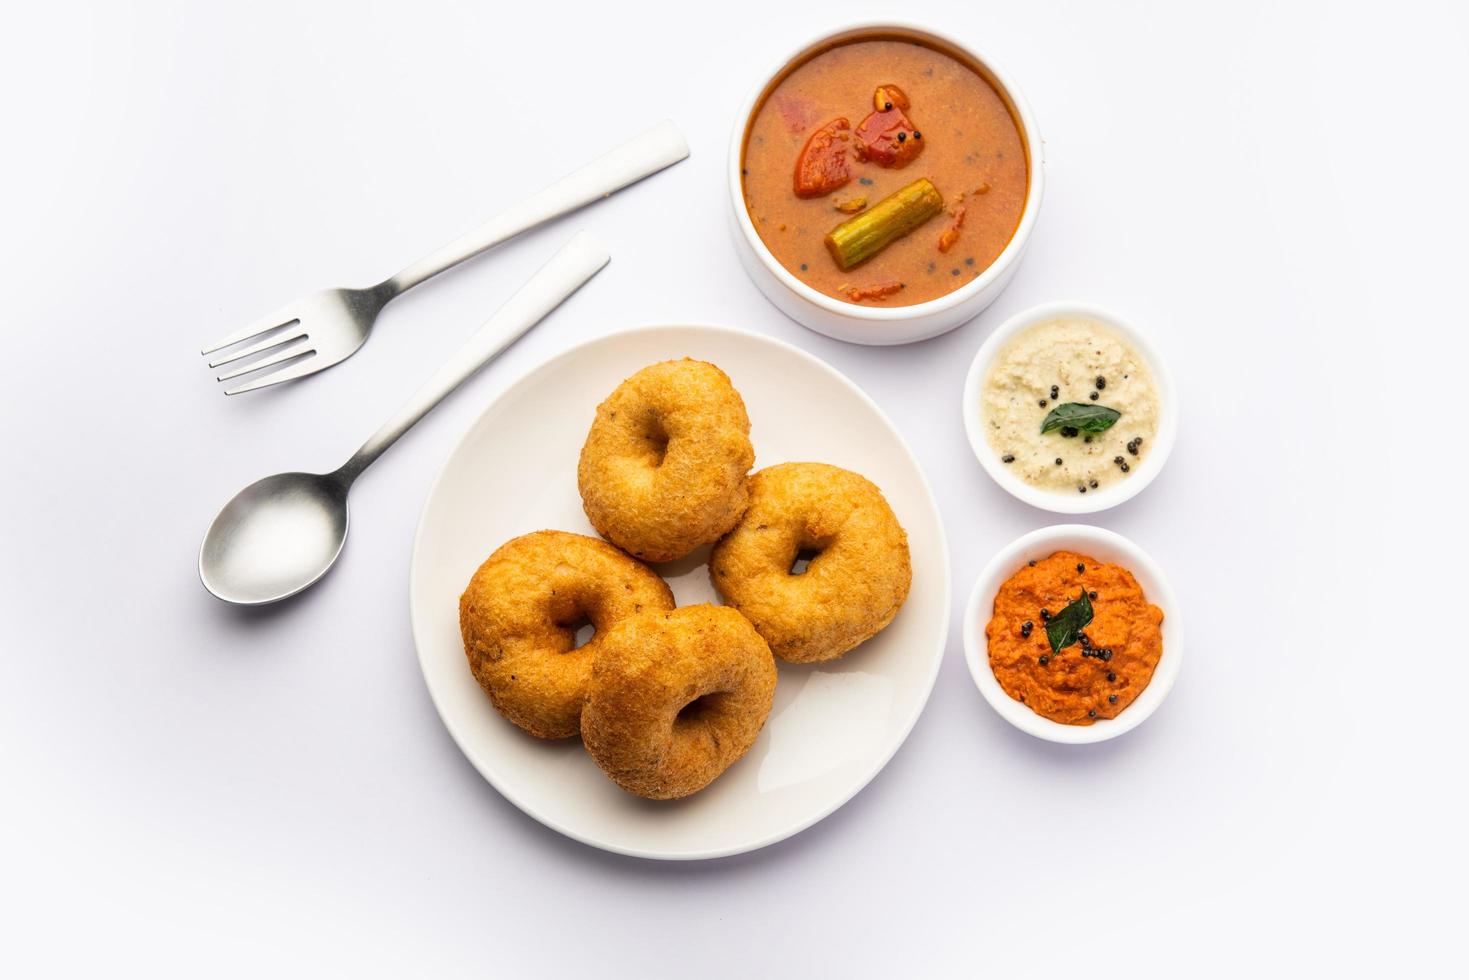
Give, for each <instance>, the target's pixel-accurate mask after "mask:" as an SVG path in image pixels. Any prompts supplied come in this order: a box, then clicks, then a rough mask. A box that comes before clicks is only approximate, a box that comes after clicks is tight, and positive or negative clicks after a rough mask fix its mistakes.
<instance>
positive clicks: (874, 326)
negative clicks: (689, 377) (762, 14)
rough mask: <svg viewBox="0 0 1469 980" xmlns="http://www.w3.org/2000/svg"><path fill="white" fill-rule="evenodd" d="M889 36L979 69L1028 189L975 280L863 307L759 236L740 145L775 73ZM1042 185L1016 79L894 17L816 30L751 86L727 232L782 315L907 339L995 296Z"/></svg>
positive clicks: (1040, 149)
mask: <svg viewBox="0 0 1469 980" xmlns="http://www.w3.org/2000/svg"><path fill="white" fill-rule="evenodd" d="M874 33H890V34H900V35H911V36H916V37H918V38H920V39H922V40H925V41H928V42H930V43H932V44H933V45H934V46H935V47H938V48H939V49H944V48H948V49H951V50H952V51H954V52H955V53H956V54H958V55H960V56H961V57H962V58H963V59H964V60H967V61H969V62H970V63H971V64H973V65H974V66H977V67H978V68H979V69H980V73H981V74H982V75H985V76H986V77H987V80H988V81H989V82H990V84H991V85H993V86H994V88H995V90H996V91H997V92H999V93H1000V96H1001V98H1003V99H1005V101H1007V102H1008V103H1009V105H1010V108H1011V111H1012V112H1013V114H1014V116H1015V118H1016V119H1018V120H1019V123H1020V131H1021V136H1022V138H1023V139H1024V141H1025V150H1026V155H1027V156H1028V157H1029V159H1030V189H1029V191H1028V192H1027V194H1026V198H1025V209H1024V211H1022V212H1021V217H1020V225H1019V226H1018V227H1017V228H1016V229H1015V235H1014V237H1012V238H1011V239H1010V243H1009V244H1008V245H1006V246H1005V250H1004V251H1002V252H1001V253H1000V255H999V258H997V259H995V261H994V263H993V264H992V265H991V266H990V267H989V268H988V269H986V270H984V272H982V273H980V274H979V276H977V277H976V278H975V279H974V280H972V281H971V282H968V283H966V284H965V285H963V286H961V287H959V288H958V289H956V290H954V291H953V292H952V293H949V294H947V295H945V296H940V297H939V298H938V299H933V300H929V301H928V302H926V303H916V304H914V305H912V306H891V307H870V306H862V305H860V304H858V303H848V302H845V301H843V300H839V299H834V298H833V297H830V296H827V295H826V294H825V293H821V292H818V291H817V290H815V289H812V288H811V287H810V286H808V285H806V284H805V283H804V282H802V281H801V280H799V279H797V278H796V277H795V276H794V275H792V274H791V273H790V272H789V271H788V270H787V269H786V268H785V266H783V265H781V264H780V263H779V262H777V261H776V259H775V256H773V255H771V254H770V250H769V249H768V248H766V247H765V243H764V242H763V241H761V240H760V235H759V234H758V233H757V232H756V231H755V225H754V223H753V222H751V221H750V213H749V212H748V211H747V210H745V195H744V186H743V182H742V181H741V179H740V161H741V156H742V151H743V149H744V142H745V129H746V127H747V126H748V125H749V121H750V117H751V115H752V114H753V113H754V112H755V108H756V106H758V105H759V104H760V100H761V99H762V98H763V97H764V96H765V94H766V92H767V91H768V90H769V89H770V88H772V87H773V86H774V84H775V83H776V82H777V81H778V80H779V79H780V78H782V77H783V76H784V75H785V73H786V71H787V69H789V68H790V67H792V66H793V65H795V64H797V63H799V62H801V61H804V60H805V58H806V57H807V56H808V55H809V54H811V53H813V52H814V51H816V50H817V49H820V48H825V47H829V46H830V45H831V44H832V43H834V42H836V41H839V40H843V39H846V38H852V37H858V36H861V35H865V34H874ZM1044 186H1045V147H1044V146H1043V145H1042V142H1041V137H1040V130H1039V129H1037V128H1036V123H1035V117H1034V116H1033V115H1032V114H1031V111H1030V106H1028V105H1027V104H1026V102H1025V98H1024V97H1023V96H1022V95H1021V94H1020V89H1019V88H1018V87H1017V86H1016V85H1015V82H1014V81H1012V80H1011V79H1010V77H1009V76H1008V75H1006V74H1005V73H1004V72H1003V71H1002V70H1001V69H1000V68H999V66H998V65H996V64H995V63H994V61H993V60H992V59H990V58H987V57H985V56H984V55H982V54H980V53H979V52H977V51H975V50H974V48H973V47H971V46H970V45H967V44H963V43H961V42H959V41H956V40H954V39H953V38H951V37H948V36H947V35H944V34H941V33H939V32H938V31H935V30H933V29H932V28H928V27H920V26H918V25H915V24H909V23H903V22H895V21H873V22H866V23H858V24H854V25H851V26H848V27H843V28H841V29H840V30H837V31H833V32H830V33H827V34H823V35H821V36H820V37H818V38H815V39H813V40H811V41H809V42H808V43H806V44H803V45H801V46H800V47H799V48H797V49H796V50H795V52H793V53H792V54H790V55H788V56H786V57H785V58H782V59H781V60H780V61H779V62H778V63H777V64H776V65H775V67H774V68H773V69H772V70H771V71H770V72H769V73H767V74H766V75H765V76H764V77H763V78H762V79H761V81H760V83H759V84H758V85H757V86H756V87H755V90H754V92H753V93H751V95H750V97H749V99H747V100H746V101H745V103H744V105H743V107H742V108H741V109H740V112H739V114H738V115H737V116H736V117H735V124H734V133H733V135H732V136H731V137H730V142H729V199H730V205H731V208H732V211H733V213H732V218H733V222H734V237H735V244H736V250H737V251H738V252H739V255H740V262H741V263H742V264H743V265H744V267H745V271H746V272H747V273H749V276H750V278H751V279H753V280H754V282H755V285H756V286H757V287H758V288H759V289H760V291H761V292H762V293H764V294H765V298H766V299H768V300H770V302H772V303H774V304H775V305H776V306H777V307H778V308H779V309H780V311H781V312H782V313H784V314H785V315H786V316H788V317H790V318H791V319H792V320H795V321H796V322H797V323H800V324H801V325H803V326H806V327H809V328H810V329H812V330H815V331H816V332H817V333H820V334H825V335H826V336H828V337H834V338H836V339H837V340H845V341H849V342H851V343H855V344H873V345H888V344H907V343H912V342H913V341H915V340H927V339H928V338H930V337H936V336H938V335H939V334H941V333H946V332H948V331H950V330H952V329H954V328H955V327H957V326H959V325H960V324H961V323H966V322H968V321H969V320H972V319H973V318H974V317H975V316H977V315H978V314H979V312H980V311H981V310H983V309H984V308H985V307H986V306H989V305H990V303H992V302H994V300H995V298H996V297H998V296H999V295H1000V292H1001V291H1002V290H1003V289H1004V288H1005V286H1006V285H1007V284H1008V283H1009V282H1010V279H1011V277H1012V276H1014V275H1015V270H1016V268H1018V267H1019V265H1020V257H1021V256H1022V255H1024V254H1025V246H1026V243H1027V242H1028V241H1029V240H1030V232H1031V229H1032V228H1034V227H1035V220H1036V216H1037V215H1038V214H1039V213H1040V207H1041V193H1042V191H1043V189H1044Z"/></svg>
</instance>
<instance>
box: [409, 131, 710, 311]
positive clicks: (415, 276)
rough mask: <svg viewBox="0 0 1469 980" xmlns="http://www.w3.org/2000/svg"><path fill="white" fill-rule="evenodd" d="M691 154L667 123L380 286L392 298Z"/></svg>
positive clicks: (532, 197) (593, 162)
mask: <svg viewBox="0 0 1469 980" xmlns="http://www.w3.org/2000/svg"><path fill="white" fill-rule="evenodd" d="M688 155H689V145H688V143H686V142H685V141H684V138H683V134H681V133H680V132H679V131H678V127H677V126H675V125H674V124H673V123H672V121H670V120H667V119H665V120H664V121H663V122H661V123H659V124H658V125H656V126H654V127H653V128H652V129H650V130H648V131H647V132H645V133H643V134H642V135H640V136H634V137H633V138H632V139H630V140H628V141H627V142H626V143H624V144H622V145H621V146H619V147H618V148H617V149H615V150H613V151H612V152H610V153H608V154H606V155H605V156H602V157H599V158H598V159H596V160H593V161H592V162H591V163H589V164H587V165H586V166H585V167H582V168H581V169H580V170H578V171H576V172H575V173H572V174H570V175H568V176H566V177H563V178H562V179H560V180H558V181H557V182H556V183H554V184H552V185H551V186H550V187H547V188H546V189H545V190H542V191H540V192H539V193H537V194H534V195H532V196H531V197H529V198H527V199H526V200H524V201H521V202H520V203H519V204H516V205H514V206H513V207H511V208H510V209H508V210H506V211H503V212H501V213H500V214H498V215H496V216H495V217H493V218H491V219H490V220H489V221H487V222H485V223H484V224H483V225H481V226H480V227H478V228H476V229H475V230H474V231H471V232H470V233H468V234H467V235H463V236H461V237H460V238H457V239H455V240H454V241H452V242H450V243H449V244H448V245H445V246H444V247H443V248H441V249H439V250H438V251H436V252H433V253H431V254H429V255H426V256H424V257H423V258H421V259H419V260H418V261H417V262H415V263H413V264H412V265H410V266H408V268H406V269H404V270H403V271H402V272H400V273H398V274H397V275H396V276H394V277H393V278H391V279H389V280H388V281H387V282H385V283H383V286H382V287H381V288H383V289H385V290H386V291H387V293H388V296H389V297H390V298H391V297H393V296H397V295H398V294H399V293H401V292H403V291H404V290H405V289H412V288H413V287H414V286H417V285H418V284H419V283H421V282H423V281H424V280H425V279H430V278H432V277H434V276H436V275H438V274H439V273H441V272H443V271H444V270H445V269H448V268H451V267H452V266H456V265H458V264H459V263H460V262H463V261H464V260H465V259H468V258H470V257H472V256H475V255H478V254H479V253H480V252H483V251H484V250H485V249H488V248H493V247H494V246H496V245H498V244H500V243H501V242H503V241H505V240H507V239H510V238H514V237H515V236H516V235H519V234H521V233H522V232H525V231H529V230H530V229H532V228H534V227H535V226H536V225H539V224H543V223H545V222H547V221H550V220H551V219H552V218H555V217H559V216H560V215H563V214H566V213H567V212H569V211H575V210H576V209H577V208H580V207H585V206H586V205H588V204H590V203H592V202H593V201H595V200H597V199H598V198H601V197H608V196H609V195H611V194H612V193H613V192H614V191H619V190H621V189H622V188H624V187H626V186H628V185H629V184H633V183H636V182H637V181H639V180H642V179H643V178H644V177H647V176H650V175H652V174H655V173H657V172H658V171H660V170H662V169H663V168H665V167H671V166H673V165H674V164H675V163H678V162H679V161H680V160H682V159H684V158H685V157H687V156H688Z"/></svg>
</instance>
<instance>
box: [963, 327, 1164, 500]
mask: <svg viewBox="0 0 1469 980" xmlns="http://www.w3.org/2000/svg"><path fill="white" fill-rule="evenodd" d="M1066 316H1076V317H1086V318H1087V319H1090V320H1095V321H1097V322H1099V323H1103V324H1105V325H1107V326H1108V327H1111V328H1112V329H1113V330H1115V331H1116V332H1117V333H1119V334H1121V335H1122V336H1123V338H1125V339H1126V340H1127V342H1128V343H1129V344H1131V345H1132V346H1133V348H1134V349H1136V350H1137V352H1138V353H1139V354H1141V355H1142V358H1143V360H1144V361H1146V362H1147V365H1148V368H1149V369H1150V370H1151V371H1152V373H1153V381H1154V383H1155V384H1156V385H1157V387H1158V431H1157V433H1156V434H1155V435H1154V436H1153V448H1152V449H1150V450H1149V451H1148V453H1147V455H1146V456H1144V457H1143V458H1142V459H1141V460H1140V461H1139V462H1138V463H1137V464H1136V465H1134V466H1133V467H1132V473H1131V475H1130V476H1128V478H1127V479H1125V480H1119V481H1117V482H1116V483H1112V484H1109V485H1107V486H1105V487H1102V488H1101V489H1099V490H1096V491H1094V492H1092V493H1086V494H1080V493H1062V492H1060V491H1056V490H1047V489H1045V488H1043V487H1034V486H1031V485H1030V484H1029V483H1026V482H1025V481H1024V480H1022V479H1021V478H1020V477H1018V476H1016V475H1015V471H1014V470H1013V469H1011V468H1010V467H1008V466H1006V465H1005V464H1004V463H1002V462H1000V456H999V454H998V453H996V452H995V450H994V447H993V446H991V445H990V444H989V440H988V439H986V438H985V433H984V428H983V426H981V425H980V416H981V408H982V404H981V397H982V395H983V393H984V379H985V377H986V376H988V374H989V372H990V366H991V365H992V364H993V363H994V361H995V358H996V357H997V356H998V355H999V353H1000V351H1001V350H1003V349H1004V347H1005V345H1006V344H1008V343H1009V342H1010V340H1011V339H1012V338H1013V337H1015V335H1016V334H1018V333H1020V332H1021V331H1022V330H1025V329H1026V328H1027V327H1032V326H1034V325H1035V324H1037V323H1043V322H1045V321H1047V320H1052V319H1055V318H1057V317H1066ZM963 410H964V431H965V433H966V434H968V436H969V446H970V448H972V449H973V450H974V455H975V457H976V458H977V459H978V460H979V465H981V466H983V467H984V471H985V472H986V473H988V474H989V475H990V477H991V478H992V479H993V480H994V481H995V482H996V483H998V484H999V485H1000V486H1001V487H1003V488H1004V489H1005V490H1006V491H1007V492H1008V493H1009V494H1010V495H1011V496H1012V497H1015V498H1016V499H1017V500H1021V501H1024V502H1025V503H1027V504H1030V505H1031V506H1032V507H1039V508H1040V509H1041V510H1048V511H1051V512H1052V513H1056V514H1095V513H1096V512H1097V511H1101V510H1106V509H1107V508H1108V507H1116V506H1117V505H1118V504H1120V503H1122V502H1123V501H1125V500H1131V499H1132V498H1133V497H1134V496H1136V495H1137V494H1138V493H1139V492H1141V491H1142V489H1143V487H1146V486H1147V485H1148V484H1149V483H1152V482H1153V478H1154V477H1156V476H1157V475H1158V471H1159V470H1161V469H1162V468H1163V464H1164V463H1166V462H1168V456H1169V454H1170V453H1172V452H1173V442H1174V439H1175V438H1176V437H1177V435H1178V392H1177V390H1176V389H1175V388H1174V386H1173V375H1172V374H1170V373H1169V371H1168V364H1167V363H1166V362H1165V361H1164V360H1163V356H1162V355H1161V354H1160V353H1159V352H1158V348H1157V347H1155V346H1154V345H1153V343H1152V341H1150V340H1148V338H1147V335H1145V334H1144V333H1142V331H1140V330H1138V328H1137V327H1135V326H1133V325H1132V324H1131V323H1129V322H1128V321H1127V320H1124V319H1123V318H1122V317H1120V316H1118V315H1117V314H1115V313H1111V312H1109V311H1107V310H1104V309H1102V308H1100V307H1097V306H1092V305H1090V304H1088V303H1077V302H1071V301H1064V302H1056V303H1042V304H1041V305H1040V306H1033V307H1031V308H1030V309H1028V310H1025V311H1023V312H1020V313H1017V314H1015V315H1014V316H1012V317H1011V318H1010V319H1008V320H1006V321H1005V322H1004V323H1002V324H1000V326H999V327H998V328H997V329H996V330H995V332H994V333H992V334H990V336H989V339H988V340H986V341H985V342H984V344H983V345H982V346H981V347H980V348H979V353H977V354H975V355H974V362H973V363H972V364H970V365H969V375H968V376H967V377H966V378H965V379H964V406H963Z"/></svg>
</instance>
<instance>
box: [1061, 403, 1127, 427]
mask: <svg viewBox="0 0 1469 980" xmlns="http://www.w3.org/2000/svg"><path fill="white" fill-rule="evenodd" d="M1120 418H1122V413H1121V412H1119V411H1117V409H1115V408H1108V407H1107V406H1106V405H1083V404H1081V403H1080V402H1067V403H1066V404H1064V405H1057V406H1056V407H1055V408H1053V409H1051V411H1050V412H1049V413H1048V414H1047V415H1046V420H1045V421H1044V422H1042V423H1041V434H1042V435H1044V434H1045V433H1047V432H1050V431H1051V430H1053V429H1064V428H1071V429H1076V430H1077V431H1079V432H1092V433H1096V432H1106V431H1107V430H1108V429H1110V428H1112V424H1113V423H1114V422H1116V421H1117V420H1118V419H1120Z"/></svg>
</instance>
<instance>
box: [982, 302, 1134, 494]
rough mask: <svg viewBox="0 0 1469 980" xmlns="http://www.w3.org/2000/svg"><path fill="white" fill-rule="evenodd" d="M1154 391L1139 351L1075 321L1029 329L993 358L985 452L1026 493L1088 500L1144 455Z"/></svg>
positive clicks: (1111, 333)
mask: <svg viewBox="0 0 1469 980" xmlns="http://www.w3.org/2000/svg"><path fill="white" fill-rule="evenodd" d="M1158 412H1159V397H1158V388H1157V384H1156V382H1155V380H1154V378H1153V373H1152V371H1151V370H1150V369H1149V367H1148V364H1147V361H1146V360H1144V358H1143V356H1142V354H1141V353H1139V352H1138V351H1137V349H1136V348H1134V347H1133V346H1132V344H1130V343H1129V342H1128V341H1127V339H1126V338H1125V337H1123V336H1122V335H1121V334H1120V333H1118V332H1117V331H1116V330H1114V329H1112V328H1111V327H1109V326H1106V325H1105V324H1102V323H1099V322H1097V321H1096V320H1093V319H1090V318H1088V317H1084V316H1062V317H1057V318H1055V319H1053V320H1046V321H1043V322H1041V323H1037V324H1035V325H1034V326H1031V327H1029V328H1027V329H1025V330H1023V331H1021V332H1020V333H1019V334H1018V335H1017V336H1015V337H1014V338H1013V339H1011V341H1010V342H1009V343H1008V344H1007V345H1005V347H1004V348H1003V349H1001V350H1000V352H999V353H998V354H997V355H996V357H995V360H994V364H993V365H991V367H990V370H989V374H988V375H987V376H986V378H985V382H984V390H983V392H982V394H981V396H980V416H981V423H982V426H983V428H984V432H985V436H986V439H987V440H988V442H989V445H990V448H991V449H992V450H993V451H994V452H995V454H996V455H997V456H998V457H999V458H1000V461H1001V462H1002V463H1004V464H1005V465H1006V466H1009V467H1012V468H1013V470H1014V472H1015V475H1016V476H1018V477H1020V479H1022V480H1024V481H1025V482H1026V483H1028V484H1030V485H1031V486H1035V487H1040V488H1042V489H1045V490H1052V491H1055V492H1058V493H1087V492H1088V491H1096V490H1097V489H1099V488H1101V487H1103V486H1106V485H1108V484H1111V483H1115V482H1117V481H1119V480H1125V479H1127V477H1128V474H1130V473H1131V472H1132V470H1133V468H1134V467H1135V466H1136V465H1137V464H1138V463H1140V462H1142V461H1143V459H1145V458H1146V457H1147V454H1148V452H1149V451H1150V449H1151V447H1152V446H1153V445H1154V444H1155V442H1156V441H1157V440H1156V438H1155V437H1156V435H1157V432H1158Z"/></svg>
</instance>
